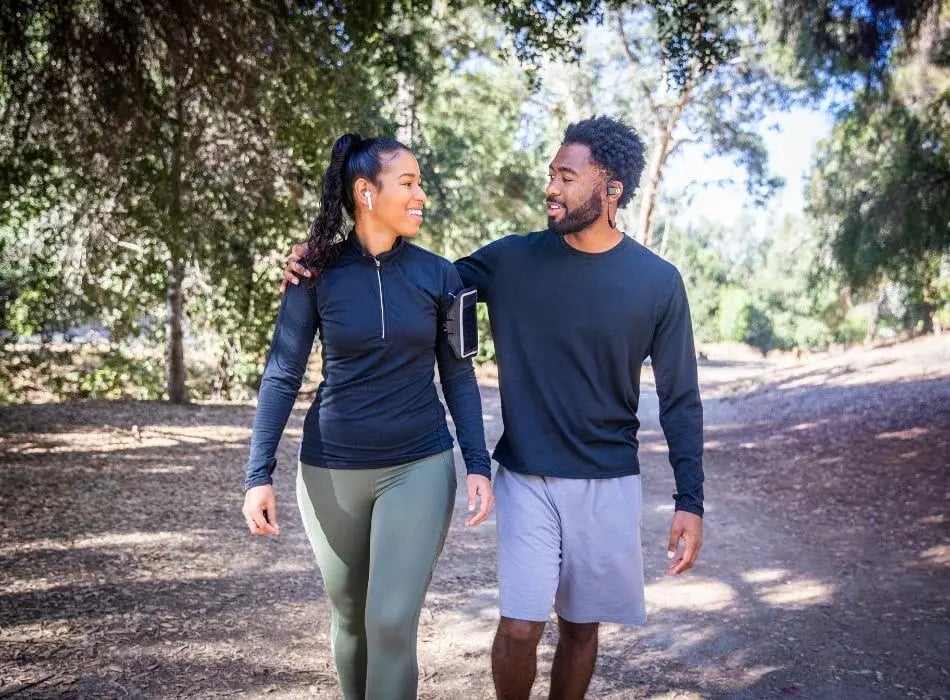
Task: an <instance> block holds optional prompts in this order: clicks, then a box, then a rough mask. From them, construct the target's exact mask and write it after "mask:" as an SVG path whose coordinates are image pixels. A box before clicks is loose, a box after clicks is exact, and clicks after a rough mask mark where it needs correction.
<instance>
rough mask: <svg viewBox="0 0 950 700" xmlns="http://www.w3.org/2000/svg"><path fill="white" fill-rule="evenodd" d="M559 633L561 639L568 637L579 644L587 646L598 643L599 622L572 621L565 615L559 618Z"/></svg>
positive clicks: (567, 638)
mask: <svg viewBox="0 0 950 700" xmlns="http://www.w3.org/2000/svg"><path fill="white" fill-rule="evenodd" d="M557 626H558V633H559V634H560V636H561V639H566V640H567V641H569V642H571V643H572V644H576V645H578V646H587V645H590V644H596V643H597V631H598V630H599V628H600V623H598V622H570V621H569V620H565V619H564V618H563V617H558V619H557Z"/></svg>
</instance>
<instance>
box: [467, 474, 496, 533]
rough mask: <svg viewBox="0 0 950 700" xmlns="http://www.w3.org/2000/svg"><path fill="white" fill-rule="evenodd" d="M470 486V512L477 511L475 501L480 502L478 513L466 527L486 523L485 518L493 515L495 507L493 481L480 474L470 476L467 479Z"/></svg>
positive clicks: (469, 520) (468, 521)
mask: <svg viewBox="0 0 950 700" xmlns="http://www.w3.org/2000/svg"><path fill="white" fill-rule="evenodd" d="M467 486H468V512H469V513H471V512H472V511H473V510H475V501H476V500H478V501H479V508H478V512H477V513H476V514H475V515H473V516H472V517H471V518H469V519H468V520H466V521H465V527H472V526H474V525H478V524H479V523H483V522H485V518H487V517H488V514H489V513H491V509H492V507H493V506H494V505H495V496H494V495H493V494H492V490H491V479H489V478H488V477H485V476H479V475H478V474H469V475H468V479H467Z"/></svg>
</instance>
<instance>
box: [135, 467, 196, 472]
mask: <svg viewBox="0 0 950 700" xmlns="http://www.w3.org/2000/svg"><path fill="white" fill-rule="evenodd" d="M194 470H195V468H194V467H189V466H185V465H180V466H175V465H168V466H165V467H142V468H141V469H139V471H140V472H142V473H143V474H187V473H188V472H193V471H194Z"/></svg>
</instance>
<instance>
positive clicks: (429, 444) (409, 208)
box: [243, 134, 493, 700]
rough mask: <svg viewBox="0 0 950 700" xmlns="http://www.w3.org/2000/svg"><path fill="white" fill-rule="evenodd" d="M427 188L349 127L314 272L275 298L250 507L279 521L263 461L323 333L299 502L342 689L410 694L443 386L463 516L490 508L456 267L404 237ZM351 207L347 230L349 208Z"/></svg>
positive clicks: (448, 474) (439, 462)
mask: <svg viewBox="0 0 950 700" xmlns="http://www.w3.org/2000/svg"><path fill="white" fill-rule="evenodd" d="M425 202H426V195H425V193H424V192H423V191H422V187H421V183H420V174H419V164H418V163H417V162H416V159H415V157H414V156H413V155H412V153H411V151H409V149H408V148H406V147H405V146H404V145H402V144H401V143H399V142H398V141H394V140H392V139H384V138H371V139H366V140H363V139H361V138H360V137H359V135H358V134H346V135H344V136H341V137H340V138H339V139H337V141H336V143H334V145H333V152H332V155H331V159H330V165H329V167H328V168H327V170H326V173H325V174H324V177H323V197H322V203H321V209H320V214H319V216H318V217H317V218H316V220H315V221H314V222H313V224H312V226H311V227H310V237H309V246H308V247H309V254H308V256H307V259H306V262H307V266H308V268H309V269H310V270H311V271H312V273H313V275H312V277H311V284H309V285H306V284H301V285H298V286H293V285H291V286H290V287H289V288H288V290H287V293H286V294H285V296H284V298H283V301H282V303H281V307H280V312H279V315H278V317H277V325H276V328H275V330H274V337H273V341H272V344H271V348H270V354H269V356H268V359H267V366H266V368H265V370H264V378H263V381H262V383H261V389H260V394H259V398H258V408H257V415H256V417H255V420H254V431H253V435H252V438H251V456H250V460H249V462H248V465H247V474H246V480H245V488H246V494H245V501H244V509H243V512H244V516H245V520H246V521H247V525H248V528H249V529H250V531H251V532H252V533H254V534H258V535H264V534H277V532H278V526H277V517H276V513H277V510H276V502H275V497H274V491H273V487H272V486H271V483H272V480H271V474H272V473H273V471H274V468H275V466H276V459H275V454H276V450H277V444H278V442H279V440H280V437H281V433H282V432H283V430H284V426H285V425H286V423H287V418H288V416H289V415H290V411H291V409H292V408H293V404H294V400H295V398H296V396H297V392H298V390H299V388H300V383H301V380H302V378H303V375H304V370H305V368H306V365H307V359H308V356H309V355H310V350H311V348H312V346H313V340H314V336H315V335H316V334H317V333H319V336H320V340H321V345H322V352H323V377H324V380H323V382H322V383H321V384H320V387H319V389H318V390H317V394H316V398H315V399H314V402H313V405H312V406H311V407H310V410H309V411H308V412H307V416H306V419H305V422H304V431H303V442H302V444H301V447H300V464H299V467H298V472H297V502H298V506H299V508H300V513H301V516H302V518H303V522H304V526H305V528H306V530H307V535H308V537H309V538H310V543H311V545H312V547H313V550H314V554H315V555H316V559H317V564H318V566H319V567H320V570H321V572H322V574H323V579H324V583H325V586H326V591H327V597H328V598H329V601H330V607H331V611H332V625H331V639H332V645H333V654H334V659H335V661H336V667H337V672H338V675H339V680H340V686H341V689H342V691H343V696H344V697H345V698H347V700H354V699H356V698H369V699H371V700H378V699H381V698H403V699H404V698H414V697H415V696H416V686H417V677H418V667H417V664H416V630H417V628H418V623H419V613H420V611H421V608H422V602H423V599H424V597H425V593H426V589H427V588H428V585H429V580H430V578H431V576H432V569H433V567H434V566H435V562H436V559H437V558H438V556H439V553H440V552H441V550H442V544H443V542H444V540H445V533H446V531H447V529H448V526H449V521H450V518H451V514H452V507H453V503H454V495H455V466H454V463H453V457H452V438H451V436H450V435H449V432H448V429H447V427H446V422H445V410H444V409H443V407H442V405H441V404H440V403H439V399H438V396H437V393H436V389H435V385H434V383H433V366H434V365H435V364H436V363H438V366H439V379H440V382H441V384H442V390H443V394H444V396H445V401H446V403H447V404H448V407H449V410H450V411H451V412H452V418H453V420H454V422H455V426H456V434H457V436H458V440H459V443H460V446H461V449H462V455H463V457H464V459H465V466H466V470H467V472H468V493H469V510H472V508H473V505H474V502H475V500H476V499H478V500H480V510H479V512H478V513H477V514H476V515H475V516H474V517H472V518H470V519H469V520H468V521H467V522H466V525H470V526H471V525H476V524H478V523H480V522H482V521H483V520H485V518H486V517H487V516H488V513H489V511H490V509H491V505H492V500H493V499H492V492H491V482H490V480H489V479H490V474H491V472H490V469H489V467H490V462H489V457H488V452H487V451H486V449H485V436H484V428H483V426H482V417H481V416H482V414H481V401H480V398H479V394H478V385H477V384H476V383H475V376H474V372H473V370H472V365H471V361H470V360H461V359H458V358H457V357H456V356H455V354H454V353H453V351H452V350H451V348H450V346H449V344H448V340H447V337H446V332H445V331H444V329H443V324H444V321H445V315H446V313H447V311H448V309H449V307H450V306H451V304H452V300H453V299H454V296H455V295H457V294H458V292H459V291H460V290H461V287H462V283H461V280H460V279H459V276H458V273H457V272H456V271H455V268H454V267H453V266H452V264H451V263H449V262H448V261H447V260H444V259H443V258H440V257H438V256H436V255H434V254H432V253H429V252H427V251H425V250H423V249H422V248H419V247H418V246H415V245H413V244H412V243H409V242H408V241H407V240H406V239H407V238H414V237H415V236H417V235H418V233H419V227H420V225H421V224H422V220H423V216H422V211H423V208H424V206H425ZM344 209H345V210H346V211H347V213H348V214H349V215H350V217H351V218H352V219H353V221H354V222H355V227H354V228H353V229H352V230H351V231H349V233H348V234H346V232H345V231H344V217H343V210H344Z"/></svg>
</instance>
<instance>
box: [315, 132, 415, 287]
mask: <svg viewBox="0 0 950 700" xmlns="http://www.w3.org/2000/svg"><path fill="white" fill-rule="evenodd" d="M398 151H409V149H408V148H407V147H406V146H405V145H403V144H402V143H400V142H399V141H396V140H395V139H390V138H383V137H375V138H369V139H363V138H360V135H359V134H356V133H349V134H343V136H341V137H340V138H338V139H337V140H336V141H335V142H334V143H333V150H332V151H331V153H330V164H329V165H328V166H327V169H326V171H325V172H324V173H323V181H322V195H321V200H320V213H319V214H317V218H315V219H314V220H313V223H311V224H310V231H309V236H308V238H307V254H306V255H305V256H304V259H303V262H304V264H305V265H306V266H307V267H308V268H309V269H310V270H311V271H312V272H313V277H312V278H311V279H312V280H314V281H315V280H316V279H318V278H319V277H320V275H321V274H323V272H325V271H326V270H327V269H328V268H329V267H331V266H332V265H333V263H335V262H336V261H337V259H338V258H339V257H340V244H341V243H343V242H344V241H345V240H346V231H345V228H344V225H345V220H344V218H343V210H344V209H346V212H347V214H349V215H350V219H351V220H353V221H356V204H355V202H354V201H353V183H354V182H356V180H357V179H358V178H361V177H362V178H366V179H367V180H369V181H370V182H372V183H373V184H375V185H376V186H377V187H378V186H379V184H380V183H379V175H380V173H381V172H382V170H383V165H384V164H385V160H386V156H390V155H393V154H395V153H397V152H398Z"/></svg>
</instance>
